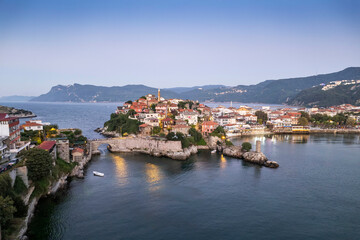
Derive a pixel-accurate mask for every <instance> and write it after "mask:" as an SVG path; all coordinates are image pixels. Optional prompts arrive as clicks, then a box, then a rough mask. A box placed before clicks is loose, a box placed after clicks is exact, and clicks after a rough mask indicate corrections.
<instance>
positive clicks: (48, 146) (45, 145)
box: [38, 141, 56, 151]
mask: <svg viewBox="0 0 360 240" xmlns="http://www.w3.org/2000/svg"><path fill="white" fill-rule="evenodd" d="M55 144H56V141H44V142H42V143H41V144H40V145H39V146H38V148H40V149H44V150H46V151H50V150H51V149H52V148H53V147H54V146H55Z"/></svg>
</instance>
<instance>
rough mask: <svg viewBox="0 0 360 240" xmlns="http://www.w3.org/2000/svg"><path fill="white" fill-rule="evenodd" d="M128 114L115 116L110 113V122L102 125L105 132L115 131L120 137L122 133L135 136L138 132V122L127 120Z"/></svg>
mask: <svg viewBox="0 0 360 240" xmlns="http://www.w3.org/2000/svg"><path fill="white" fill-rule="evenodd" d="M129 114H130V113H128V114H122V113H120V114H116V113H112V114H111V115H110V120H109V121H107V122H105V123H104V127H105V128H106V131H110V132H112V131H115V132H118V133H120V134H121V135H122V134H124V133H127V134H132V133H134V134H136V133H138V132H139V126H140V124H141V123H140V122H139V121H137V120H134V119H130V118H129Z"/></svg>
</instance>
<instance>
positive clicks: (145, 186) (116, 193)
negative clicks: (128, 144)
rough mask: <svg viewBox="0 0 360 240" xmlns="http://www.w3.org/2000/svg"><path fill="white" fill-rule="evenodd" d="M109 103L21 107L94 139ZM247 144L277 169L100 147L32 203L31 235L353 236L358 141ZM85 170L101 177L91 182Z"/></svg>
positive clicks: (358, 203)
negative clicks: (61, 184) (81, 174)
mask: <svg viewBox="0 0 360 240" xmlns="http://www.w3.org/2000/svg"><path fill="white" fill-rule="evenodd" d="M115 106H116V104H33V103H31V104H29V103H26V104H25V103H24V105H22V107H23V108H27V109H30V110H33V111H34V112H35V113H37V114H38V115H39V117H41V118H42V119H44V121H51V122H58V123H59V125H60V127H70V126H75V127H81V128H83V129H84V133H85V134H89V135H91V136H92V137H94V138H95V137H98V136H97V135H96V133H93V132H92V130H93V129H94V128H96V127H98V126H99V125H102V123H103V121H105V120H106V119H107V118H108V116H109V114H110V113H111V112H113V110H114V109H115ZM47 108H48V109H49V110H52V111H50V112H47V111H45V110H46V109H47ZM40 109H44V110H41V111H40ZM37 110H39V111H40V112H37ZM73 114H78V115H79V116H78V118H73V117H72V115H73ZM103 115H104V116H103ZM256 140H260V141H261V142H262V149H263V152H264V153H265V154H266V155H267V156H268V157H269V158H271V160H276V161H278V162H279V164H280V167H279V168H278V169H269V168H264V167H259V166H256V165H252V164H249V163H245V162H243V161H241V160H238V159H234V158H230V157H223V156H221V155H219V154H210V153H209V152H208V151H203V152H199V153H198V154H197V155H194V156H192V157H191V158H190V159H189V160H188V161H186V162H180V161H173V160H170V159H167V158H154V157H151V156H147V155H143V154H111V153H109V152H108V151H107V150H106V146H102V149H101V152H102V154H101V155H100V156H97V157H95V158H94V159H93V160H92V162H91V163H90V164H89V166H88V169H87V171H86V176H85V179H75V180H73V181H72V182H71V183H70V185H69V189H68V190H67V191H65V192H63V193H62V194H60V195H61V196H59V197H57V198H45V199H42V200H41V201H40V204H39V205H38V207H37V209H36V212H35V217H34V219H33V222H32V224H31V226H30V230H29V236H30V239H137V240H138V239H156V240H158V239H206V240H209V239H231V240H232V239H359V238H360V220H359V219H360V218H359V216H360V138H359V136H358V135H311V136H301V135H296V136H295V135H294V136H291V135H282V136H272V137H249V138H243V139H234V140H233V142H234V143H235V144H241V142H242V141H250V142H252V143H253V144H254V143H255V141H256ZM93 170H97V171H100V172H104V173H105V177H104V178H99V177H95V176H93V175H92V174H91V172H92V171H93Z"/></svg>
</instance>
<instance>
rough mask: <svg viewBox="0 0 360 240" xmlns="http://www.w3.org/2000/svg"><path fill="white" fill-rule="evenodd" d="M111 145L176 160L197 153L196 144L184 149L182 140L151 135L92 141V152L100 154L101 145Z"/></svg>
mask: <svg viewBox="0 0 360 240" xmlns="http://www.w3.org/2000/svg"><path fill="white" fill-rule="evenodd" d="M103 144H107V145H109V146H110V147H109V151H110V152H114V153H121V152H140V153H145V154H149V155H152V156H156V157H169V158H171V159H175V160H186V159H187V158H189V157H190V156H191V154H195V153H197V147H196V146H190V147H188V148H185V149H183V148H182V146H181V142H180V141H169V140H162V139H153V138H151V137H127V138H106V139H98V140H92V141H90V145H91V147H90V149H91V154H99V153H100V151H99V150H98V148H99V146H101V145H103Z"/></svg>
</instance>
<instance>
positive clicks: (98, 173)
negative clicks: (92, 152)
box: [93, 171, 105, 177]
mask: <svg viewBox="0 0 360 240" xmlns="http://www.w3.org/2000/svg"><path fill="white" fill-rule="evenodd" d="M93 174H94V175H95V176H98V177H103V176H104V175H105V174H103V173H101V172H97V171H93Z"/></svg>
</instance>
